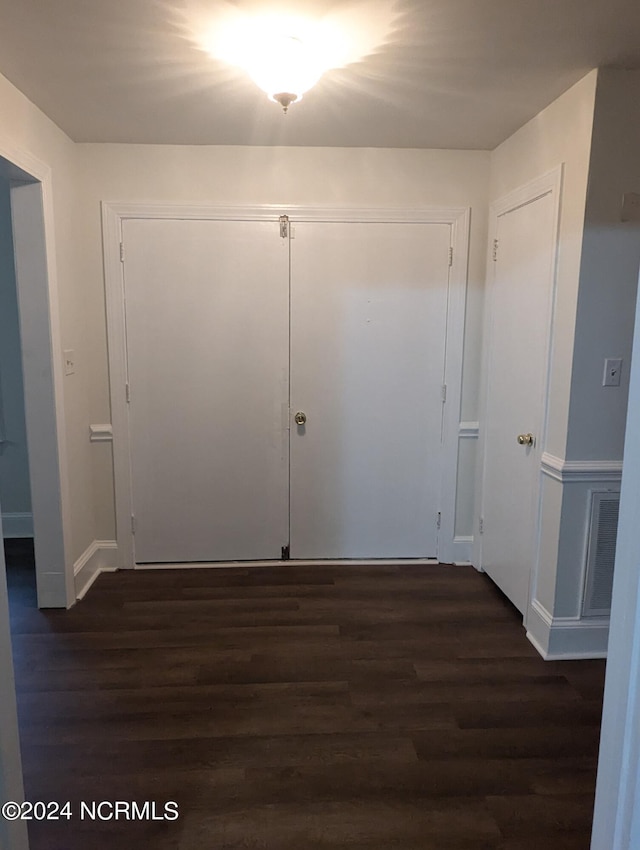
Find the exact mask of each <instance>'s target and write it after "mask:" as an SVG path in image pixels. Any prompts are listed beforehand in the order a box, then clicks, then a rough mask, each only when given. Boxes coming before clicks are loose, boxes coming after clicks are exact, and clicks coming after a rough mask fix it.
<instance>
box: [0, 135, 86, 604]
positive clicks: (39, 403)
mask: <svg viewBox="0 0 640 850" xmlns="http://www.w3.org/2000/svg"><path fill="white" fill-rule="evenodd" d="M0 156H2V157H4V158H5V159H6V160H8V161H9V162H11V163H12V164H13V165H14V166H15V167H16V168H17V169H19V170H21V171H22V172H24V174H23V175H16V177H18V176H19V177H20V179H19V180H13V181H12V185H11V209H12V217H13V229H14V252H15V264H16V282H17V291H18V303H19V306H20V333H21V339H22V346H23V350H33V349H34V347H35V348H36V349H42V345H43V343H44V344H46V343H47V342H48V346H47V348H48V351H47V359H46V361H44V360H41V359H38V362H37V363H36V362H35V360H34V361H33V362H32V359H31V358H25V357H23V375H24V396H25V414H26V426H27V451H28V454H29V465H30V484H31V499H32V510H33V522H34V545H35V555H36V558H35V561H36V584H37V593H38V605H39V606H40V607H69V606H71V605H72V604H73V603H74V601H75V592H74V584H73V564H72V562H71V558H70V552H71V506H70V496H69V472H68V461H67V442H66V421H65V410H64V392H63V380H64V368H63V362H62V357H61V356H59V353H60V352H61V351H62V341H61V325H60V315H59V296H58V278H57V262H56V251H55V216H54V205H53V177H52V173H51V169H50V167H49V166H48V165H46V164H45V163H43V162H41V161H40V160H38V159H37V158H36V157H34V156H33V155H32V154H31V153H30V152H29V151H26V150H24V149H23V148H22V147H17V146H16V145H14V144H13V142H11V141H9V140H8V139H6V138H5V137H0ZM25 178H28V181H27V182H25ZM29 178H31V180H29ZM34 181H35V182H34ZM40 215H41V216H42V218H40ZM40 226H41V227H42V231H43V233H42V238H43V239H44V253H45V258H44V262H42V261H41V258H40V257H39V252H38V251H34V250H33V242H31V241H30V240H31V239H32V238H33V233H34V228H38V227H40ZM25 280H27V281H29V282H30V283H32V284H33V285H32V286H29V287H28V289H29V292H28V294H27V292H26V289H27V287H26V286H25V283H24V281H25ZM36 291H37V297H35V302H36V303H37V308H36V311H35V312H34V308H33V305H32V297H33V296H34V293H35V292H36Z"/></svg>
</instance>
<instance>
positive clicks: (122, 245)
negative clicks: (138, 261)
mask: <svg viewBox="0 0 640 850" xmlns="http://www.w3.org/2000/svg"><path fill="white" fill-rule="evenodd" d="M120 262H121V263H124V242H121V243H120Z"/></svg>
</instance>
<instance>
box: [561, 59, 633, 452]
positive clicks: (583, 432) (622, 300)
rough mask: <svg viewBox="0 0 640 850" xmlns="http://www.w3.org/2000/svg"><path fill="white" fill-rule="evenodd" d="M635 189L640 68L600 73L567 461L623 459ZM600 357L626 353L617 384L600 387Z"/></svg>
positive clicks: (631, 329)
mask: <svg viewBox="0 0 640 850" xmlns="http://www.w3.org/2000/svg"><path fill="white" fill-rule="evenodd" d="M625 192H640V71H619V70H609V69H605V70H602V71H600V72H599V74H598V86H597V93H596V106H595V116H594V126H593V142H592V148H591V161H590V168H589V189H588V194H587V206H586V220H585V231H584V241H583V247H582V262H581V269H580V295H579V299H578V312H577V319H576V337H575V349H574V355H573V371H572V381H571V405H570V414H569V435H568V442H567V458H570V459H575V460H596V459H616V460H619V459H621V458H622V450H623V446H624V432H625V421H626V413H627V394H628V388H629V371H630V360H631V345H632V339H633V322H634V316H635V303H636V291H637V287H638V269H639V267H640V222H628V223H623V222H621V209H622V196H623V194H624V193H625ZM605 357H623V358H624V365H623V370H622V384H621V386H620V387H619V388H611V387H603V386H602V373H603V366H604V358H605Z"/></svg>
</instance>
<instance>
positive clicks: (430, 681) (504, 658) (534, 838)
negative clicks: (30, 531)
mask: <svg viewBox="0 0 640 850" xmlns="http://www.w3.org/2000/svg"><path fill="white" fill-rule="evenodd" d="M10 556H11V553H10ZM10 560H12V562H13V563H12V566H11V567H10V569H9V579H10V598H11V609H12V630H13V639H14V650H15V660H16V677H17V689H18V700H19V714H20V725H21V735H22V745H23V758H24V772H25V783H26V792H27V797H28V798H29V799H30V800H45V801H50V800H56V801H59V802H64V801H66V800H70V801H72V806H73V812H74V816H73V819H72V820H71V821H70V822H67V821H65V820H62V821H59V822H49V823H42V824H37V823H34V824H32V826H31V829H30V836H31V844H32V848H33V850H86V848H91V850H102V848H113V847H121V848H127V849H128V848H137V849H138V848H139V849H140V850H146V848H149V850H151V848H154V850H156V848H157V850H177V848H180V850H196V848H197V850H240V848H243V850H320V849H321V848H322V850H329V848H345V850H365V848H366V850H387V848H389V850H392V849H393V850H454V848H455V850H540V848H544V850H588V847H589V835H590V826H591V815H592V807H593V796H594V785H595V774H596V756H597V748H598V737H599V724H600V713H601V702H602V686H603V678H604V662H592V661H584V662H564V663H559V662H547V663H545V662H544V661H542V660H541V659H540V658H539V656H538V655H537V653H536V652H535V650H534V649H533V648H532V646H531V645H530V644H529V643H528V641H527V640H526V638H525V634H524V631H523V629H522V625H521V622H520V618H519V616H518V614H517V612H516V611H515V610H514V609H513V608H512V607H511V606H510V604H509V603H508V602H506V601H505V599H504V598H503V597H502V596H501V595H500V593H499V592H498V591H497V590H496V589H495V588H494V586H493V585H492V583H491V582H490V581H489V580H488V579H487V578H486V577H485V576H483V575H479V574H478V573H476V572H475V571H474V570H472V569H464V568H455V567H446V566H433V567H416V566H406V567H387V566H370V567H358V566H340V567H314V568H310V567H300V566H294V565H277V566H273V567H268V568H238V569H234V570H227V569H224V570H222V569H220V570H212V569H193V570H188V571H184V570H183V571H154V572H135V573H134V572H124V573H122V572H121V573H117V574H107V575H103V576H101V577H100V578H99V579H98V581H97V582H96V584H95V585H94V587H93V588H92V589H91V590H90V592H89V594H88V596H87V597H86V599H85V600H84V601H82V602H80V603H78V604H77V605H76V607H75V608H73V609H72V610H71V611H66V612H65V611H49V612H39V611H37V610H36V609H35V594H34V587H33V573H32V571H30V570H29V569H28V553H27V554H26V555H25V554H24V553H23V555H22V556H20V555H16V553H14V554H13V557H10ZM102 800H106V801H115V800H120V801H136V802H138V803H139V804H142V802H144V801H147V800H149V801H155V802H156V804H157V808H156V812H157V813H161V812H162V811H163V806H164V803H165V802H166V801H176V802H177V804H178V806H179V818H178V820H176V821H173V822H168V821H146V822H139V821H133V822H132V821H126V820H118V821H115V820H110V821H105V822H94V821H90V820H86V819H85V820H81V819H80V817H79V803H80V801H102ZM103 811H104V813H107V814H108V811H107V810H103Z"/></svg>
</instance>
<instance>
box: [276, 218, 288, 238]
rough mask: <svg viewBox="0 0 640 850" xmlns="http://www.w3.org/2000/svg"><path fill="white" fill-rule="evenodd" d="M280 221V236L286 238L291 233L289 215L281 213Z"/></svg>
mask: <svg viewBox="0 0 640 850" xmlns="http://www.w3.org/2000/svg"><path fill="white" fill-rule="evenodd" d="M278 221H279V222H280V237H281V238H282V239H286V238H287V236H288V235H289V216H288V215H281V216H280V218H279V219H278Z"/></svg>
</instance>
